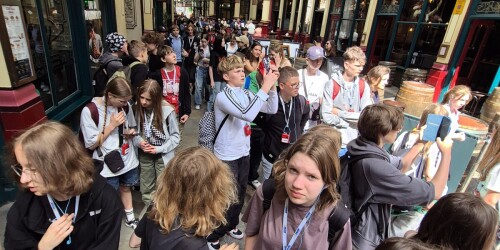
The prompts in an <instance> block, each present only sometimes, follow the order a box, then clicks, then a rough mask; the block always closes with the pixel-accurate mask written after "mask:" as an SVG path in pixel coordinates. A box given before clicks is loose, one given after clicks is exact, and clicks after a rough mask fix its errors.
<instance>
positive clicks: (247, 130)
mask: <svg viewBox="0 0 500 250" xmlns="http://www.w3.org/2000/svg"><path fill="white" fill-rule="evenodd" d="M243 131H245V136H250V135H251V134H252V128H250V125H248V124H247V125H245V127H243Z"/></svg>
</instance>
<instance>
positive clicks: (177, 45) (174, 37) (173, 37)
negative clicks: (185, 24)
mask: <svg viewBox="0 0 500 250" xmlns="http://www.w3.org/2000/svg"><path fill="white" fill-rule="evenodd" d="M170 29H171V31H170V36H168V39H167V40H166V45H168V46H170V47H172V49H173V50H174V52H175V56H176V60H177V62H176V64H177V66H180V67H182V56H183V54H184V55H185V54H186V51H185V50H184V41H183V40H182V37H181V36H180V35H179V26H177V25H175V24H174V25H172V27H171V28H170Z"/></svg>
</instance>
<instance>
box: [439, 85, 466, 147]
mask: <svg viewBox="0 0 500 250" xmlns="http://www.w3.org/2000/svg"><path fill="white" fill-rule="evenodd" d="M471 99H472V94H471V92H470V88H469V87H467V86H465V85H457V86H455V87H454V88H452V89H450V90H448V92H446V94H445V95H444V98H443V101H442V102H441V104H443V105H444V107H445V108H446V109H447V110H448V112H449V116H448V117H450V119H451V128H450V134H451V135H452V139H455V140H458V141H464V140H465V134H464V133H463V132H459V133H455V131H456V130H457V129H458V116H459V115H460V111H459V109H461V108H463V107H464V106H465V105H467V103H469V101H470V100H471Z"/></svg>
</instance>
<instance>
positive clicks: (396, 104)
mask: <svg viewBox="0 0 500 250" xmlns="http://www.w3.org/2000/svg"><path fill="white" fill-rule="evenodd" d="M383 103H384V104H385V105H389V106H393V107H396V108H400V109H401V110H403V111H405V108H406V104H404V103H402V102H398V101H393V100H384V102H383Z"/></svg>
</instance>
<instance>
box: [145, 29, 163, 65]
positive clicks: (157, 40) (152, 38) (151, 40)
mask: <svg viewBox="0 0 500 250" xmlns="http://www.w3.org/2000/svg"><path fill="white" fill-rule="evenodd" d="M141 40H142V41H143V42H144V43H145V44H146V47H147V48H148V55H149V58H148V67H149V71H150V72H155V71H157V70H159V69H161V68H163V66H164V65H165V63H164V62H162V61H161V58H160V56H159V55H158V48H159V47H161V46H162V45H163V37H162V36H161V35H160V34H158V33H155V32H148V33H146V34H144V35H143V36H142V38H141Z"/></svg>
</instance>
